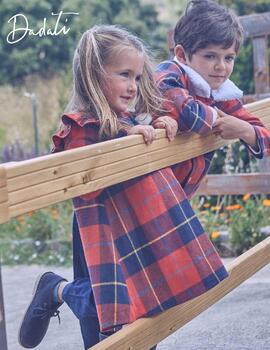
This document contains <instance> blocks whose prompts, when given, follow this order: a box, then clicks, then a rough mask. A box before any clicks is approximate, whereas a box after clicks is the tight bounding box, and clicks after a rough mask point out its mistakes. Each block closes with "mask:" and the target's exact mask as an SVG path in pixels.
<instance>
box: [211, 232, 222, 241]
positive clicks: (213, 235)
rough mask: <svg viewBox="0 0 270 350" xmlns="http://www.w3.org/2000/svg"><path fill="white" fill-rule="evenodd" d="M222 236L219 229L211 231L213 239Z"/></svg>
mask: <svg viewBox="0 0 270 350" xmlns="http://www.w3.org/2000/svg"><path fill="white" fill-rule="evenodd" d="M219 236H220V232H219V231H213V232H212V233H211V238H212V239H217V238H218V237H219Z"/></svg>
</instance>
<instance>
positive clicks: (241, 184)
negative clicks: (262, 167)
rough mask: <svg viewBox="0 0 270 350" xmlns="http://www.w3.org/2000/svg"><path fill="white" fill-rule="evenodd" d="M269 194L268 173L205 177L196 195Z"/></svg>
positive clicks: (269, 176)
mask: <svg viewBox="0 0 270 350" xmlns="http://www.w3.org/2000/svg"><path fill="white" fill-rule="evenodd" d="M247 193H250V194H252V193H263V194H268V193H270V173H264V174H262V173H253V174H233V175H207V176H206V177H205V178H204V180H203V181H202V183H201V185H200V187H199V188H198V190H197V191H196V194H197V195H211V196H215V195H225V194H242V195H244V194H247Z"/></svg>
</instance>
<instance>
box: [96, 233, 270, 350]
mask: <svg viewBox="0 0 270 350" xmlns="http://www.w3.org/2000/svg"><path fill="white" fill-rule="evenodd" d="M269 262H270V237H269V238H267V239H265V240H264V241H263V242H261V243H259V244H257V245H256V246H255V247H253V248H251V249H250V250H249V251H247V252H245V253H244V254H242V255H241V256H239V257H238V258H236V259H235V260H234V261H233V262H232V263H231V264H230V265H229V267H228V271H229V277H228V278H226V279H225V280H223V281H222V282H221V283H220V284H218V285H217V286H216V287H214V288H213V289H211V290H210V291H208V292H207V293H204V294H202V295H201V296H199V297H197V298H195V299H193V300H190V301H188V302H186V303H184V304H182V305H179V306H176V307H174V308H172V309H169V310H167V311H165V312H163V313H161V314H160V315H158V316H156V317H152V318H144V319H139V320H137V321H135V322H134V323H132V324H130V325H129V326H127V327H125V328H123V329H122V330H121V331H119V332H117V333H116V334H114V335H112V336H110V337H109V338H108V339H106V340H104V341H102V342H101V343H99V344H97V345H95V346H93V347H91V350H131V349H132V350H147V349H149V348H151V347H152V346H153V345H155V344H157V343H159V342H160V341H161V340H163V339H165V338H166V337H168V336H169V335H170V334H172V333H173V332H175V331H176V330H177V329H179V328H181V327H183V326H184V325H185V324H187V323H188V322H190V321H191V320H192V319H194V318H195V317H196V316H198V315H199V314H200V313H202V312H203V311H204V310H206V309H208V308H209V307H210V306H212V305H213V304H215V303H216V302H217V301H218V300H220V299H221V298H223V297H224V296H225V295H226V294H228V293H229V292H231V291H232V290H233V289H235V288H236V287H237V286H239V285H240V284H241V283H243V282H244V281H245V280H247V279H248V278H250V277H251V276H252V275H253V274H254V273H256V272H257V271H258V270H260V269H261V268H262V267H264V266H265V265H266V264H268V263H269ZM236 311H237V310H236ZM247 317H248V315H247Z"/></svg>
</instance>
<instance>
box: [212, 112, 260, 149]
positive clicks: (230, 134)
mask: <svg viewBox="0 0 270 350" xmlns="http://www.w3.org/2000/svg"><path fill="white" fill-rule="evenodd" d="M216 110H217V112H218V116H219V117H218V118H217V120H216V122H215V124H214V126H213V129H212V130H213V133H214V134H215V135H219V136H220V137H222V138H223V139H225V140H231V139H241V140H243V141H245V142H246V143H247V144H249V145H250V146H252V147H254V146H256V144H257V138H256V132H255V130H254V128H253V126H252V125H250V124H249V123H248V122H246V121H244V120H241V119H238V118H236V117H233V116H231V115H229V114H226V113H224V112H222V111H221V110H219V109H217V108H216Z"/></svg>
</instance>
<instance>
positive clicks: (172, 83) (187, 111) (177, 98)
mask: <svg viewBox="0 0 270 350" xmlns="http://www.w3.org/2000/svg"><path fill="white" fill-rule="evenodd" d="M167 64H171V63H167ZM178 70H179V71H177V72H174V71H170V70H169V69H167V70H166V62H165V63H163V64H161V65H160V66H158V67H157V71H156V80H157V84H158V87H159V89H160V91H161V94H162V97H163V98H164V109H165V110H166V111H168V113H167V112H166V113H167V114H168V115H169V116H170V117H172V118H174V119H175V120H176V121H177V122H178V130H179V131H180V132H190V131H192V132H196V133H198V134H201V135H204V134H207V133H209V132H210V131H211V130H212V126H213V124H214V122H215V119H216V116H217V115H216V111H215V110H214V109H213V108H212V107H210V106H208V105H207V104H204V103H203V102H202V101H200V100H198V99H196V97H195V96H192V95H191V94H190V91H189V90H190V89H189V86H188V84H189V85H190V83H189V81H188V78H187V76H186V75H185V74H184V73H183V72H182V71H181V69H180V68H178ZM190 88H192V87H191V86H190Z"/></svg>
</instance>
